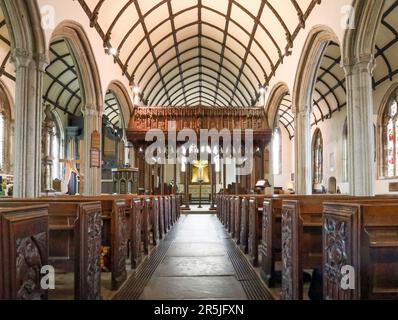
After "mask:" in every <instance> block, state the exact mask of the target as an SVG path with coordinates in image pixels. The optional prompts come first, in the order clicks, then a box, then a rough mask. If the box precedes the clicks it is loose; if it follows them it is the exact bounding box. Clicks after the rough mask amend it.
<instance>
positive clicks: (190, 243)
mask: <svg viewBox="0 0 398 320" xmlns="http://www.w3.org/2000/svg"><path fill="white" fill-rule="evenodd" d="M221 229H222V226H221V224H220V222H219V221H218V220H217V217H216V216H215V215H212V214H201V215H192V214H191V215H190V214H188V215H186V216H185V215H184V216H183V218H182V219H181V220H180V222H179V223H178V225H177V229H176V235H175V240H174V241H173V243H172V244H171V246H170V248H169V249H168V251H167V253H166V256H165V258H164V259H163V260H162V262H161V263H160V265H159V266H158V267H157V269H156V271H155V272H154V274H153V276H152V278H151V279H150V281H149V283H148V285H147V286H146V287H145V289H144V292H143V294H142V296H141V299H143V300H168V299H178V300H181V299H195V300H197V299H209V300H212V299H217V300H223V299H225V300H228V299H234V300H246V299H247V297H246V294H245V291H244V289H243V287H242V285H241V283H240V282H239V281H238V280H237V277H236V274H235V270H234V267H233V265H232V263H231V261H230V259H229V257H228V255H227V250H226V246H225V241H224V239H223V238H224V237H225V234H224V233H223V232H221Z"/></svg>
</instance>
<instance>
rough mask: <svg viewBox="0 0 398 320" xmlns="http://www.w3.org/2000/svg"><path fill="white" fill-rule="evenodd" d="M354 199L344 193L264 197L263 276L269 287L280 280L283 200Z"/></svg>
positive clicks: (261, 254)
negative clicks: (278, 267)
mask: <svg viewBox="0 0 398 320" xmlns="http://www.w3.org/2000/svg"><path fill="white" fill-rule="evenodd" d="M314 198H315V199H322V201H323V200H328V199H331V200H333V199H347V200H348V199H352V197H349V196H343V195H340V196H339V195H315V196H313V195H311V196H298V195H275V196H266V197H264V203H263V209H262V226H261V233H262V235H261V245H260V246H259V253H260V256H261V264H260V268H261V277H262V278H263V280H264V281H265V282H266V283H267V285H268V286H269V287H271V288H272V287H275V286H276V284H277V282H278V277H277V272H276V264H277V263H279V262H282V203H283V200H289V199H290V200H296V199H314Z"/></svg>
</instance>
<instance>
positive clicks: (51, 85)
mask: <svg viewBox="0 0 398 320" xmlns="http://www.w3.org/2000/svg"><path fill="white" fill-rule="evenodd" d="M43 88H44V90H43V100H44V103H45V104H47V103H49V104H51V105H52V106H54V107H55V108H57V109H59V110H60V111H62V112H64V113H66V114H68V115H70V116H76V117H80V116H81V115H82V106H83V98H82V91H81V85H80V79H79V74H78V70H77V68H76V63H75V60H74V57H73V55H72V53H71V50H70V48H69V45H68V43H67V42H66V41H65V40H63V39H61V40H57V41H55V42H52V43H51V45H50V64H49V65H48V67H47V69H46V73H45V76H44V85H43Z"/></svg>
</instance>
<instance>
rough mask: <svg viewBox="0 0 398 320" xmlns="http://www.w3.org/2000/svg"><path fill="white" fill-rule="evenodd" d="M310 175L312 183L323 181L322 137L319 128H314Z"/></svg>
mask: <svg viewBox="0 0 398 320" xmlns="http://www.w3.org/2000/svg"><path fill="white" fill-rule="evenodd" d="M312 176H313V183H314V185H315V184H321V183H322V181H323V139H322V133H321V130H319V129H316V131H315V133H314V138H313V139H312Z"/></svg>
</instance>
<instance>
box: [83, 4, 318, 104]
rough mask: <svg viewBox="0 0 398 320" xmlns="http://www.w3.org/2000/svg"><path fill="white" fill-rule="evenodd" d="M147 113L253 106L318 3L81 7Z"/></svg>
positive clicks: (107, 5)
mask: <svg viewBox="0 0 398 320" xmlns="http://www.w3.org/2000/svg"><path fill="white" fill-rule="evenodd" d="M79 3H80V4H81V6H82V7H83V9H84V10H85V12H86V13H87V15H88V17H89V19H90V21H91V25H92V27H95V28H96V30H97V31H98V33H99V34H100V36H101V37H102V39H103V41H104V46H105V47H106V48H115V49H116V48H117V50H118V55H117V56H116V58H115V60H116V62H117V63H118V64H119V66H120V68H121V69H122V70H123V72H124V74H125V75H126V76H127V77H128V79H129V80H130V82H131V83H132V84H133V83H134V84H136V85H139V86H140V88H141V100H142V101H143V102H144V104H146V105H156V106H163V105H165V106H177V105H186V106H191V105H204V106H206V105H209V106H220V107H221V106H254V105H257V104H258V103H259V87H260V86H265V85H267V84H268V83H269V81H270V79H271V78H272V77H273V76H274V74H275V71H276V70H277V68H278V66H279V65H280V64H281V63H282V62H283V60H284V58H285V57H286V56H288V55H289V54H290V50H291V48H292V46H293V41H294V40H295V38H296V36H297V34H298V33H299V31H300V30H301V29H302V28H304V27H305V21H306V19H307V18H308V16H309V15H310V13H311V12H312V10H313V9H314V7H315V6H316V4H318V3H319V1H318V0H290V1H280V0H250V1H246V0H216V1H215V0H183V1H182V0H135V1H134V0H129V1H127V0H126V1H114V0H79Z"/></svg>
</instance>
